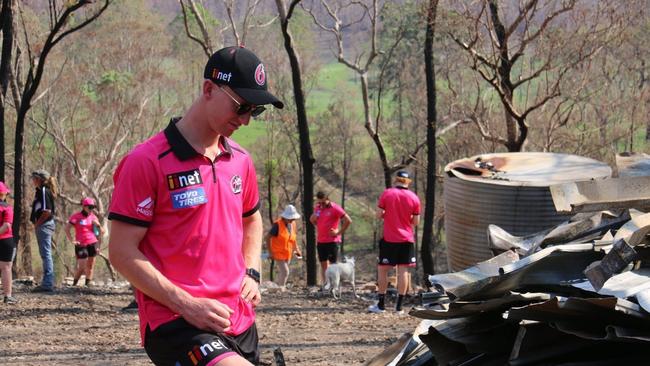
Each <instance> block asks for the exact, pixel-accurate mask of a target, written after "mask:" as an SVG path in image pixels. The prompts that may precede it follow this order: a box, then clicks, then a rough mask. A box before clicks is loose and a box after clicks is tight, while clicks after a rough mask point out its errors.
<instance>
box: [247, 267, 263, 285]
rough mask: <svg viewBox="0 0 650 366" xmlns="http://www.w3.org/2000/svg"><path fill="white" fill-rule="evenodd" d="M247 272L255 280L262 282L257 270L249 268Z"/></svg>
mask: <svg viewBox="0 0 650 366" xmlns="http://www.w3.org/2000/svg"><path fill="white" fill-rule="evenodd" d="M246 274H247V275H249V276H250V277H252V278H253V279H254V280H255V281H257V282H260V273H259V272H258V271H257V270H255V269H253V268H248V269H247V270H246Z"/></svg>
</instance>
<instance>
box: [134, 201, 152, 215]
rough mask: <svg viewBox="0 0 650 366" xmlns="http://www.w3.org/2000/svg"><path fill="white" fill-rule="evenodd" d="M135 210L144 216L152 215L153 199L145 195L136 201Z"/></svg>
mask: <svg viewBox="0 0 650 366" xmlns="http://www.w3.org/2000/svg"><path fill="white" fill-rule="evenodd" d="M136 211H137V212H138V213H139V214H142V215H145V216H149V217H151V216H153V199H151V197H147V198H146V199H145V200H144V201H142V202H140V203H138V208H137V209H136Z"/></svg>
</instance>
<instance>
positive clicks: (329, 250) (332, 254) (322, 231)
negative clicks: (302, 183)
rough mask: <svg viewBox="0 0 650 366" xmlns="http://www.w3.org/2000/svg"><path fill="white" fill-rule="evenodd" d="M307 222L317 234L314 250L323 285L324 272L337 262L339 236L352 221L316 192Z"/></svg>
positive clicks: (323, 195) (340, 209) (327, 197)
mask: <svg viewBox="0 0 650 366" xmlns="http://www.w3.org/2000/svg"><path fill="white" fill-rule="evenodd" d="M309 221H310V222H311V223H312V225H314V226H316V231H317V232H318V235H317V238H316V249H317V251H318V261H319V262H320V268H321V273H320V275H321V277H320V278H321V283H322V284H325V282H326V279H325V271H326V270H327V267H329V265H330V264H331V263H336V261H337V260H338V253H339V246H340V244H341V235H343V233H344V232H345V230H347V229H348V227H350V224H351V223H352V219H350V216H348V214H347V213H345V210H343V208H342V207H341V206H339V205H337V204H336V203H334V202H332V201H330V199H329V196H328V195H327V194H325V193H324V192H318V193H316V207H314V213H313V214H312V215H311V217H310V218H309ZM339 225H340V227H339Z"/></svg>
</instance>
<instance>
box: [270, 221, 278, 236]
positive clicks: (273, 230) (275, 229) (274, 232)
mask: <svg viewBox="0 0 650 366" xmlns="http://www.w3.org/2000/svg"><path fill="white" fill-rule="evenodd" d="M279 232H280V227H279V226H278V223H277V222H274V223H273V225H272V226H271V230H269V235H271V236H278V233H279Z"/></svg>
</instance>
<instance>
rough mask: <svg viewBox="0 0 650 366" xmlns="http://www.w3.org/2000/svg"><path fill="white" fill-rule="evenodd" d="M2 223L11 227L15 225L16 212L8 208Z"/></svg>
mask: <svg viewBox="0 0 650 366" xmlns="http://www.w3.org/2000/svg"><path fill="white" fill-rule="evenodd" d="M2 223H3V224H5V223H6V224H9V225H11V224H13V223H14V210H13V209H12V208H11V207H7V209H6V210H4V211H2Z"/></svg>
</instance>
